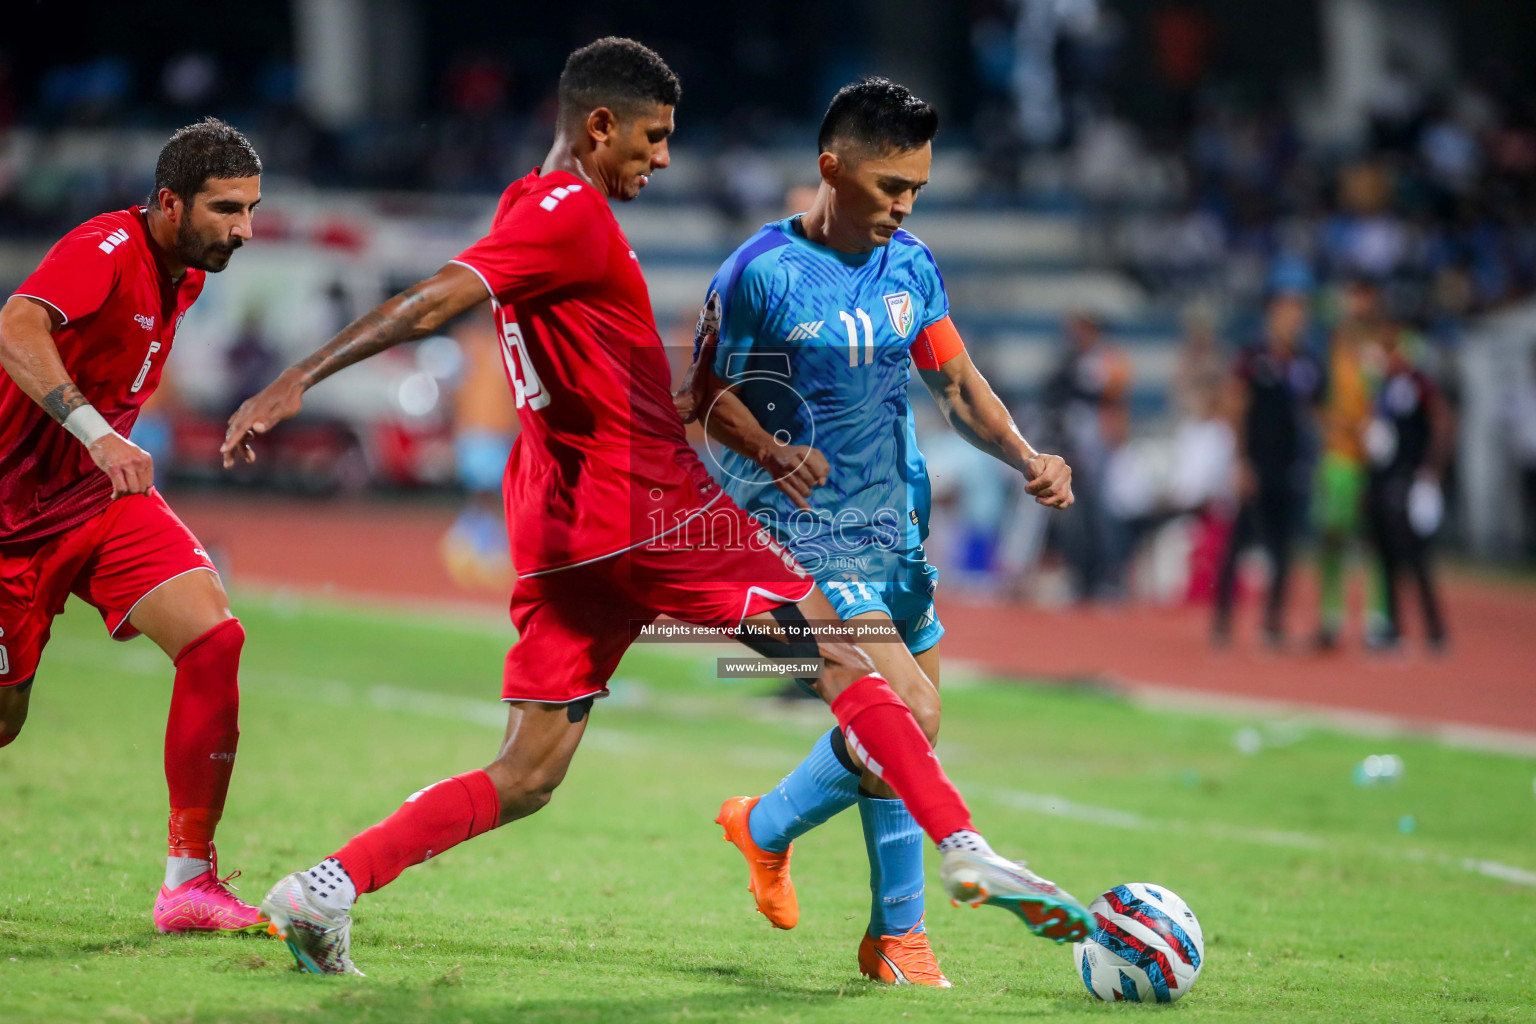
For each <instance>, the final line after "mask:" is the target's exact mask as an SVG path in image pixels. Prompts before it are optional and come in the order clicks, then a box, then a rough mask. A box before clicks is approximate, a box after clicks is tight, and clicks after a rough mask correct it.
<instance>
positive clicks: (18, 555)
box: [0, 491, 214, 686]
mask: <svg viewBox="0 0 1536 1024" xmlns="http://www.w3.org/2000/svg"><path fill="white" fill-rule="evenodd" d="M199 569H206V570H208V571H210V572H212V571H214V568H213V562H212V561H210V560H209V558H208V555H207V554H206V553H205V552H204V551H203V549H202V547H201V546H200V545H199V544H198V542H197V538H196V537H194V536H192V531H191V530H189V529H187V527H186V525H185V524H184V523H182V521H181V520H180V519H178V518H176V513H174V512H172V511H171V507H170V506H169V505H167V504H166V503H165V499H164V498H162V497H161V496H160V492H159V491H150V492H149V493H148V494H131V495H129V496H127V497H125V498H118V499H117V500H116V501H114V502H112V504H110V505H108V506H107V507H106V509H104V510H103V511H102V512H101V514H99V515H97V516H94V517H92V518H90V519H87V520H86V521H85V522H83V523H80V524H78V525H76V526H72V527H70V528H69V529H68V530H65V531H64V532H63V533H60V534H56V535H54V536H52V537H45V538H43V539H41V540H35V541H23V542H21V543H20V544H0V631H3V632H0V686H14V685H15V684H16V683H20V682H23V681H25V680H27V679H29V678H31V676H32V674H33V673H34V672H36V671H37V661H38V658H39V657H40V656H41V655H42V653H43V647H44V646H46V645H47V643H48V634H49V631H50V630H51V629H52V627H53V618H54V616H55V615H58V614H59V613H60V612H62V611H63V610H64V602H65V600H66V599H67V598H68V597H69V595H70V594H71V593H73V594H76V595H78V596H79V597H80V598H81V599H82V600H84V601H86V602H88V603H90V604H91V605H93V606H94V607H95V608H96V610H97V611H99V612H101V617H102V619H103V620H105V621H106V624H107V632H108V633H110V634H111V635H112V637H113V638H114V639H117V640H127V639H129V638H131V637H135V636H137V635H138V630H136V629H134V628H133V627H132V626H131V625H129V624H128V615H129V613H131V612H132V611H133V608H134V605H136V604H138V603H139V602H140V601H141V600H143V599H144V597H145V595H147V594H148V593H149V592H150V591H151V590H154V589H155V588H156V587H158V586H160V585H161V584H162V583H166V582H168V581H169V580H172V579H174V578H176V577H177V576H180V575H182V574H183V573H189V572H195V571H196V570H199Z"/></svg>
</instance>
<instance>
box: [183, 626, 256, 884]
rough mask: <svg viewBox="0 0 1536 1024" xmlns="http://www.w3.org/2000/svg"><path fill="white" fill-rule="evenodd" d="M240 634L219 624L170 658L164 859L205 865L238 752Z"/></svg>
mask: <svg viewBox="0 0 1536 1024" xmlns="http://www.w3.org/2000/svg"><path fill="white" fill-rule="evenodd" d="M244 643H245V629H244V627H242V626H241V625H240V620H239V619H225V620H224V621H223V622H221V623H219V624H218V625H217V626H214V627H213V628H212V629H210V630H209V631H208V632H206V633H204V634H203V635H202V636H200V637H198V638H197V639H196V640H193V641H192V642H191V643H189V644H187V646H185V647H183V648H182V649H181V653H180V654H178V655H176V683H175V685H174V686H173V687H172V689H171V713H170V717H169V718H167V719H166V723H165V784H166V787H167V788H168V789H169V790H170V794H171V823H170V855H171V856H172V857H197V858H200V859H202V860H210V859H212V857H211V854H210V852H209V843H211V842H212V841H213V830H214V829H215V828H217V827H218V824H219V818H220V817H222V816H223V814H224V796H225V794H227V793H228V792H229V776H230V774H231V773H232V772H233V771H234V769H235V748H236V747H237V746H239V744H240V682H239V673H240V648H241V646H242V645H243V644H244Z"/></svg>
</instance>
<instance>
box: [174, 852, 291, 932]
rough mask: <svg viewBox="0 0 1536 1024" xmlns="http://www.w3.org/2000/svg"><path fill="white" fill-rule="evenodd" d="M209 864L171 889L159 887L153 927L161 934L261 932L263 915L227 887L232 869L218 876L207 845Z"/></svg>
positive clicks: (215, 860) (213, 854) (264, 924)
mask: <svg viewBox="0 0 1536 1024" xmlns="http://www.w3.org/2000/svg"><path fill="white" fill-rule="evenodd" d="M208 853H209V857H210V859H211V860H212V861H213V867H211V868H209V869H208V870H207V871H204V872H203V873H202V874H200V875H198V876H197V877H196V878H194V879H192V880H191V881H189V882H184V883H183V884H181V885H178V886H177V887H176V888H174V889H167V888H166V887H165V886H163V885H162V886H161V887H160V895H159V896H158V897H157V898H156V899H155V927H156V928H157V929H158V930H159V931H160V933H161V934H163V935H179V934H181V933H183V932H252V933H257V932H265V931H266V930H267V917H266V915H265V914H263V913H262V912H261V911H259V910H257V909H256V908H255V907H253V906H251V905H250V904H249V903H247V902H245V901H244V900H242V899H240V898H239V897H238V896H236V895H235V894H234V893H233V892H231V891H230V890H232V889H234V888H235V886H233V885H230V884H229V881H230V879H232V878H235V877H237V876H238V875H239V874H240V872H238V871H236V872H233V873H232V874H229V875H226V876H224V877H223V878H220V877H219V858H218V854H217V853H216V852H215V851H214V849H213V844H212V843H210V844H209V845H208Z"/></svg>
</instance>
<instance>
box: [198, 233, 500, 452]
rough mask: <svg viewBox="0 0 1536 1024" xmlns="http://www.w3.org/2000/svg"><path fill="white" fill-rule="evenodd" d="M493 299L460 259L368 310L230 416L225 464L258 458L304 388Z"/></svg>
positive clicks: (300, 399)
mask: <svg viewBox="0 0 1536 1024" xmlns="http://www.w3.org/2000/svg"><path fill="white" fill-rule="evenodd" d="M489 297H490V293H489V292H488V291H486V287H485V282H484V281H483V280H481V278H480V275H479V274H477V273H475V272H474V271H473V270H470V269H469V268H468V267H466V266H464V265H463V264H461V263H450V264H448V265H447V266H445V267H443V269H442V270H439V271H438V272H437V273H436V274H433V275H432V276H431V277H429V278H427V279H426V280H425V281H421V282H418V283H417V284H414V285H412V286H411V287H409V288H407V289H406V290H405V291H403V292H401V293H400V294H399V295H396V296H395V297H394V298H392V299H390V300H388V301H387V302H384V303H383V304H382V305H379V306H376V307H374V308H373V309H372V310H371V311H369V312H367V313H364V314H363V315H362V316H360V317H358V318H357V319H356V320H354V321H352V322H351V323H350V324H348V325H347V326H346V327H344V328H342V330H341V333H339V334H337V335H336V337H334V338H332V339H331V340H330V341H328V342H326V343H325V345H323V346H322V347H321V348H319V349H318V350H316V351H315V352H314V353H312V354H311V355H309V356H308V357H307V358H305V359H303V360H301V361H299V362H297V363H294V364H293V365H292V366H290V367H288V369H286V370H284V371H283V372H282V374H280V375H279V376H278V378H277V380H275V381H273V382H272V383H271V384H268V385H267V386H266V387H265V388H263V389H262V390H261V391H259V392H257V393H256V394H255V395H252V396H251V397H250V398H248V399H246V400H245V402H243V403H242V404H241V406H240V408H238V409H236V410H235V414H234V415H233V416H231V417H230V418H229V429H228V430H227V431H226V432H225V434H224V444H223V445H222V446H220V448H219V453H220V454H221V455H222V456H223V457H224V468H225V469H228V468H229V467H231V466H233V465H234V464H235V455H236V453H238V454H239V455H240V457H241V458H243V459H244V460H245V461H246V462H254V461H256V453H255V451H253V450H252V448H251V441H252V440H254V439H255V437H256V435H257V434H265V433H266V432H267V431H269V430H271V429H272V428H273V427H275V426H277V425H278V424H279V423H281V422H282V421H283V420H285V419H288V418H289V417H290V416H293V415H294V414H296V413H297V412H298V411H299V409H300V408H301V407H302V406H303V396H304V392H306V391H308V390H309V389H310V388H312V387H314V386H315V385H316V384H318V383H320V382H321V381H322V380H324V379H325V378H327V377H329V376H330V375H331V374H333V373H335V372H336V371H337V370H340V369H342V368H343V367H347V366H351V365H352V364H353V363H356V362H361V361H362V360H364V359H367V358H368V357H369V356H371V355H376V354H378V353H380V352H383V351H384V350H385V349H387V348H393V347H394V346H396V345H398V344H400V343H401V342H403V341H415V340H416V339H418V338H425V337H426V336H427V335H429V334H431V333H432V332H433V331H435V330H437V329H438V328H440V327H441V326H442V325H443V324H445V323H447V322H448V321H449V320H452V319H453V318H454V317H456V316H458V315H459V314H460V313H462V312H464V311H465V310H467V309H469V308H470V307H472V306H476V305H478V304H480V303H481V302H484V301H485V300H486V299H487V298H489Z"/></svg>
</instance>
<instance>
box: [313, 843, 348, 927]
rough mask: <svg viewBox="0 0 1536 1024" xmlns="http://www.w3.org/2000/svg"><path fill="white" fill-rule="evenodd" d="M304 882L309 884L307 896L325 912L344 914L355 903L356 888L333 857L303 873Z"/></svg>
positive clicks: (345, 870)
mask: <svg viewBox="0 0 1536 1024" xmlns="http://www.w3.org/2000/svg"><path fill="white" fill-rule="evenodd" d="M304 881H305V882H307V883H308V884H309V894H310V895H311V896H313V897H314V900H315V902H316V903H318V904H320V905H321V906H322V907H324V908H326V909H327V910H332V911H335V912H336V913H338V914H345V913H348V912H349V911H350V910H351V909H352V904H354V903H356V902H357V886H356V885H354V884H353V882H352V876H351V875H349V874H347V869H346V868H344V867H342V866H341V861H339V860H337V859H336V858H335V857H327V858H325V860H323V861H321V862H320V863H319V864H316V865H315V866H314V867H312V868H310V869H309V870H308V871H306V872H304Z"/></svg>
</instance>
